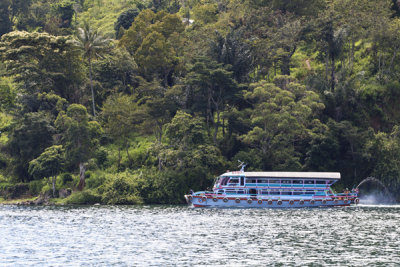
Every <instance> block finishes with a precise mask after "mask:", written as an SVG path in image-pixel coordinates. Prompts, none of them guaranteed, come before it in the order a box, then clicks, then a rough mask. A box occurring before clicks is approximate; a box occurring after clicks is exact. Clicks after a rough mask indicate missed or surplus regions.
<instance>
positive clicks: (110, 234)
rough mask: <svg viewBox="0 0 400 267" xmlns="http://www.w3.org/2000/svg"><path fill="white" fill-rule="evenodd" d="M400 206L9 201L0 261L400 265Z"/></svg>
mask: <svg viewBox="0 0 400 267" xmlns="http://www.w3.org/2000/svg"><path fill="white" fill-rule="evenodd" d="M399 223H400V206H398V205H397V206H362V205H360V206H358V207H347V208H326V209H318V208H315V209H194V208H190V207H187V206H140V207H132V206H119V207H118V206H84V207H64V206H62V207H32V206H6V205H4V206H2V205H0V266H28V265H29V266H32V265H34V266H385V267H386V266H400V225H399Z"/></svg>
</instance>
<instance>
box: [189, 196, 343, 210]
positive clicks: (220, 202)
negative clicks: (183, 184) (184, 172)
mask: <svg viewBox="0 0 400 267" xmlns="http://www.w3.org/2000/svg"><path fill="white" fill-rule="evenodd" d="M192 204H193V205H194V206H196V207H215V208H217V207H218V208H304V207H332V206H349V205H350V201H349V200H348V201H347V202H346V203H345V201H344V200H338V201H337V202H334V201H333V200H327V201H326V203H325V204H323V203H322V201H320V200H316V201H315V202H314V204H311V203H310V201H304V204H300V202H299V201H294V203H293V204H290V203H289V201H287V200H285V201H282V204H281V205H278V201H277V200H273V201H272V204H269V203H268V200H263V201H262V203H261V204H259V203H258V201H257V200H253V201H252V202H251V203H248V202H247V200H240V203H237V202H235V200H234V199H229V200H228V201H227V202H224V201H223V200H222V199H218V201H213V199H211V198H208V199H207V200H205V201H204V200H202V199H199V198H194V199H193V203H192Z"/></svg>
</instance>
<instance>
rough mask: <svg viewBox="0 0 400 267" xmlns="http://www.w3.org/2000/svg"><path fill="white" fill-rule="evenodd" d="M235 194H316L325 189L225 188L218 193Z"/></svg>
mask: <svg viewBox="0 0 400 267" xmlns="http://www.w3.org/2000/svg"><path fill="white" fill-rule="evenodd" d="M224 193H226V194H228V195H229V194H234V195H237V194H239V195H241V194H250V195H288V196H291V195H315V194H318V193H324V191H318V190H290V191H285V190H279V189H270V190H256V189H249V190H244V189H238V190H235V189H225V190H218V194H224Z"/></svg>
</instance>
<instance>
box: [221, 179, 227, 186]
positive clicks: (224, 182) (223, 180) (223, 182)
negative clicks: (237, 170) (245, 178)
mask: <svg viewBox="0 0 400 267" xmlns="http://www.w3.org/2000/svg"><path fill="white" fill-rule="evenodd" d="M228 179H229V178H228V177H222V179H221V185H226V183H227V182H228Z"/></svg>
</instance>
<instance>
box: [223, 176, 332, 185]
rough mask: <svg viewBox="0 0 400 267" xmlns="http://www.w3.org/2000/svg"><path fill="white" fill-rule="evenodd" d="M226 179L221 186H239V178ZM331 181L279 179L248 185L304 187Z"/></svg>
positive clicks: (253, 181) (247, 182) (253, 182)
mask: <svg viewBox="0 0 400 267" xmlns="http://www.w3.org/2000/svg"><path fill="white" fill-rule="evenodd" d="M227 178H228V177H224V178H223V179H222V181H221V185H226V184H231V185H233V184H239V178H236V177H235V178H232V177H229V180H228V179H227ZM330 183H331V181H329V180H328V181H327V180H277V179H249V178H247V179H246V184H295V185H302V184H309V185H312V184H321V185H325V184H330Z"/></svg>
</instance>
